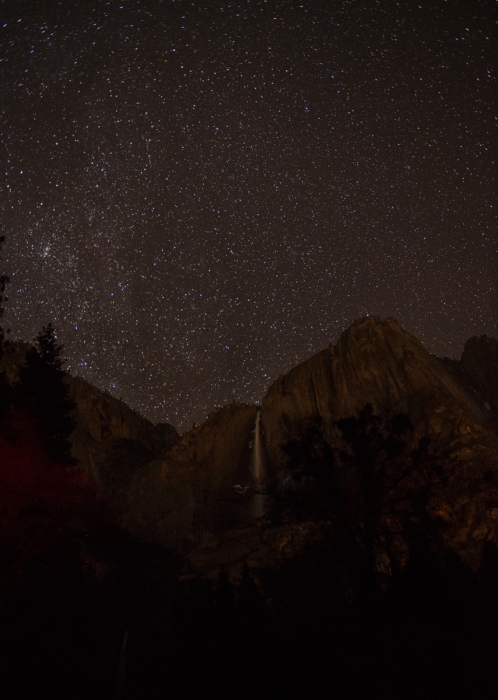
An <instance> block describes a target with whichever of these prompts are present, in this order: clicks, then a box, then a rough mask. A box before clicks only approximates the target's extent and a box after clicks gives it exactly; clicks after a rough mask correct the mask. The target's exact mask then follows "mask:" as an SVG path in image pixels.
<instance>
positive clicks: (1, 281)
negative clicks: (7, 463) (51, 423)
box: [0, 236, 10, 419]
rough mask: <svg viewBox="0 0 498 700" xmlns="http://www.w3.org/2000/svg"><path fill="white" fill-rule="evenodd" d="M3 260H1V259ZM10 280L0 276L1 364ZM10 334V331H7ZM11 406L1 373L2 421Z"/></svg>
mask: <svg viewBox="0 0 498 700" xmlns="http://www.w3.org/2000/svg"><path fill="white" fill-rule="evenodd" d="M4 240H5V237H4V236H0V252H1V249H2V243H3V242H4ZM0 260H1V258H0ZM8 281H9V278H8V277H7V275H4V274H0V362H1V361H2V358H3V354H4V346H5V330H4V328H3V326H2V317H3V314H4V302H5V301H6V300H7V297H6V296H5V290H6V289H7V283H8ZM7 332H8V331H7ZM9 406H10V384H9V382H8V380H7V376H6V374H5V372H2V371H0V419H1V418H2V417H3V416H4V415H5V413H7V411H8V410H9Z"/></svg>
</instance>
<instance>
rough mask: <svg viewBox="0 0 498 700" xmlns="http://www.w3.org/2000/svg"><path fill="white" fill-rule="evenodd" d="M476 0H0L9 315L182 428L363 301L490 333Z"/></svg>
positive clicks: (302, 349) (447, 333)
mask: <svg viewBox="0 0 498 700" xmlns="http://www.w3.org/2000/svg"><path fill="white" fill-rule="evenodd" d="M495 22H496V14H495V7H494V3H493V2H491V1H486V0H474V1H473V2H469V1H468V0H465V1H463V0H455V1H453V2H451V3H450V2H444V1H443V0H440V1H435V2H422V1H421V2H420V3H417V2H399V3H397V2H387V0H386V1H384V0H380V1H377V2H374V1H373V0H372V2H360V1H355V0H352V1H350V2H347V1H346V0H330V1H329V2H312V1H309V2H306V1H305V0H303V1H302V2H301V3H297V2H296V3H294V2H286V1H283V2H265V1H263V0H259V1H258V0H257V1H255V2H250V3H249V2H226V3H223V2H202V1H199V2H186V1H183V0H178V1H175V0H168V1H166V0H164V1H163V2H161V1H160V0H154V1H152V0H150V1H146V0H142V1H140V0H135V1H132V0H130V1H126V0H116V1H114V0H110V1H109V2H105V1H100V2H99V1H97V0H88V1H85V2H84V1H81V2H78V1H77V0H73V1H72V2H71V3H67V2H49V1H45V2H43V1H39V2H37V3H32V2H27V1H20V0H16V1H14V0H10V1H9V0H7V1H6V2H4V3H3V4H2V6H1V9H0V41H1V48H0V58H1V61H0V76H1V86H2V87H1V90H2V96H1V122H0V130H1V141H2V151H1V156H0V157H1V161H2V170H1V174H2V178H3V182H2V195H1V203H2V229H3V230H2V233H3V234H4V235H5V236H6V242H5V244H4V249H3V258H4V260H3V265H4V268H5V271H6V272H7V274H9V275H10V278H11V283H10V287H9V302H8V306H7V309H6V316H5V325H8V326H10V328H11V329H12V334H13V336H14V337H17V338H20V339H23V340H30V339H32V338H33V337H34V336H35V335H36V333H37V332H38V330H39V329H40V328H41V326H42V325H46V324H47V323H48V322H49V321H52V322H53V323H54V325H55V326H56V329H57V331H58V337H59V339H60V340H61V342H63V343H64V346H65V352H66V355H67V357H68V365H67V366H68V368H69V369H70V371H71V372H72V373H73V374H78V375H80V376H82V377H84V378H85V379H86V380H88V381H89V382H91V383H92V384H94V385H96V386H98V387H100V388H102V389H106V390H108V391H109V392H110V393H112V394H114V395H116V396H119V397H121V398H123V399H124V400H125V401H126V402H127V403H129V404H130V405H131V406H133V407H134V408H136V409H137V410H139V411H140V412H141V413H143V414H144V415H145V416H147V417H148V418H150V419H151V420H153V421H156V422H157V421H164V420H167V421H169V422H172V423H173V424H174V425H176V426H177V427H179V428H180V429H185V428H188V427H190V425H191V423H192V421H193V420H195V421H196V422H200V421H201V420H203V418H205V416H206V414H207V413H208V412H209V411H211V410H213V409H214V408H215V407H216V406H218V405H222V404H225V403H227V402H230V401H232V400H233V399H234V398H236V399H237V400H242V401H249V402H252V401H258V400H260V399H261V398H262V396H263V395H264V393H265V392H266V389H267V388H268V386H269V384H270V382H271V381H272V380H274V379H276V378H277V376H278V375H279V374H282V373H283V372H285V371H288V370H289V369H290V368H291V367H292V366H293V365H295V364H297V363H298V362H300V361H302V360H304V359H305V358H307V357H308V356H310V355H311V354H313V353H314V352H317V351H318V350H320V349H322V348H323V347H325V346H326V345H327V344H328V343H329V342H335V341H336V339H337V337H338V336H339V334H340V332H341V331H342V329H343V328H345V327H347V326H348V325H349V324H350V323H351V322H352V321H353V320H354V319H355V318H357V317H359V316H364V315H366V314H375V315H379V316H382V317H387V316H394V317H395V318H396V319H397V320H398V322H399V323H400V324H401V325H402V326H403V327H404V328H405V329H406V330H408V331H409V332H411V333H413V334H414V335H415V336H416V337H417V338H418V339H419V340H421V341H422V342H423V343H424V344H425V345H426V347H427V348H428V349H429V350H431V351H432V352H436V353H438V354H440V355H450V356H458V355H459V354H460V352H461V349H462V344H463V342H464V341H465V340H466V339H467V338H468V337H470V336H472V335H476V334H482V333H487V334H488V335H495V336H496V335H497V332H498V331H497V318H498V295H497V281H498V280H497V270H498V265H497V236H496V120H495V118H496V97H497V92H496V56H497V47H496V24H495Z"/></svg>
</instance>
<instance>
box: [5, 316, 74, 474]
mask: <svg viewBox="0 0 498 700" xmlns="http://www.w3.org/2000/svg"><path fill="white" fill-rule="evenodd" d="M62 351H63V346H62V345H59V344H58V343H57V339H56V337H55V332H54V328H53V326H52V324H51V323H49V324H48V326H45V327H43V329H42V330H41V332H40V333H39V334H38V336H37V338H36V348H30V350H29V351H28V353H27V355H26V364H25V365H24V366H23V367H22V368H21V372H20V380H19V384H18V386H17V387H16V404H17V407H18V408H20V409H21V410H24V411H27V412H28V413H29V414H30V416H31V418H32V419H34V420H35V422H36V423H37V426H38V429H39V431H40V433H41V437H42V441H43V444H44V447H45V449H46V450H47V452H48V453H49V454H50V456H51V457H52V458H53V459H54V460H55V461H56V462H66V463H74V461H73V460H72V458H71V456H70V450H71V444H70V442H69V439H68V438H69V436H70V434H71V432H72V430H73V428H74V420H73V415H72V414H73V411H74V408H75V405H74V402H73V401H72V400H71V398H70V397H69V392H68V387H67V384H66V382H65V372H64V369H63V367H64V360H63V359H62Z"/></svg>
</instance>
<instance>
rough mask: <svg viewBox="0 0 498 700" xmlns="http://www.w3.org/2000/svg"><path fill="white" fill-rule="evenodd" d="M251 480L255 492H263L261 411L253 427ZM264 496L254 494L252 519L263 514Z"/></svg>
mask: <svg viewBox="0 0 498 700" xmlns="http://www.w3.org/2000/svg"><path fill="white" fill-rule="evenodd" d="M252 478H253V479H254V485H255V487H256V492H258V491H259V492H261V491H262V490H263V480H264V466H263V450H262V447H261V411H258V413H257V414H256V423H255V425H254V443H253V450H252ZM264 503H265V496H264V495H263V494H262V493H256V495H255V496H254V499H253V502H252V507H251V512H252V516H253V517H254V518H260V517H261V516H262V515H263V514H264V510H265V508H264Z"/></svg>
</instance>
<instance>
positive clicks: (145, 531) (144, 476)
mask: <svg viewBox="0 0 498 700" xmlns="http://www.w3.org/2000/svg"><path fill="white" fill-rule="evenodd" d="M256 413H257V409H256V407H255V406H248V405H246V404H231V405H228V406H225V407H224V408H222V409H220V410H219V411H217V412H214V413H212V414H211V415H210V416H209V418H208V419H207V420H206V421H205V423H203V424H202V425H200V426H199V427H197V428H194V429H193V430H191V431H190V432H188V433H186V434H185V435H183V436H182V437H181V438H180V439H179V440H177V441H176V442H175V443H173V444H172V445H171V447H170V449H169V450H168V451H167V453H166V454H165V455H164V457H163V459H160V460H155V461H153V462H151V463H149V464H147V465H146V466H145V467H144V468H143V469H141V470H139V471H135V472H134V474H133V475H132V478H131V479H130V481H129V483H128V484H127V485H126V487H125V488H124V489H123V490H122V501H121V507H120V511H121V513H123V517H124V520H123V522H125V523H126V524H127V525H128V527H130V528H132V529H133V530H134V531H135V532H136V533H137V534H140V535H141V536H142V537H145V538H146V539H149V540H153V541H156V542H160V543H161V544H164V545H166V546H170V547H179V548H180V549H182V550H185V549H191V548H192V546H193V545H195V544H199V543H200V542H202V541H209V539H210V538H212V537H214V536H215V535H216V534H218V533H220V532H223V531H226V530H227V529H229V528H230V527H233V526H234V525H235V524H237V523H241V522H244V521H245V520H247V519H248V518H249V504H250V500H249V499H248V498H246V497H245V496H244V494H243V489H242V487H241V484H242V483H243V482H245V481H247V479H248V477H249V471H250V459H251V442H252V431H253V430H254V424H255V420H256Z"/></svg>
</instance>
